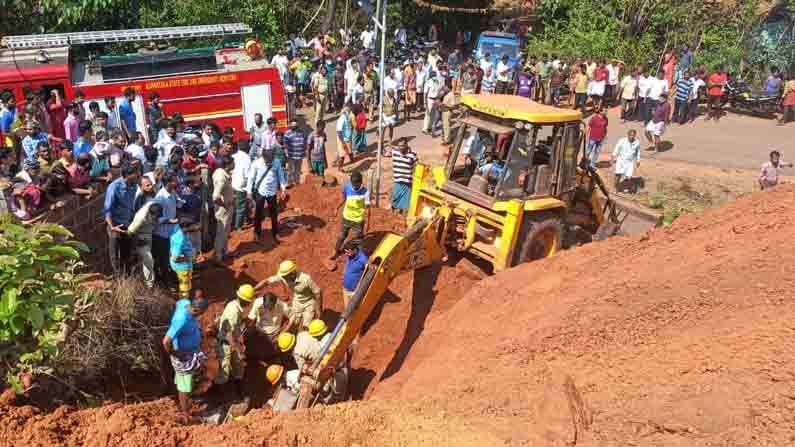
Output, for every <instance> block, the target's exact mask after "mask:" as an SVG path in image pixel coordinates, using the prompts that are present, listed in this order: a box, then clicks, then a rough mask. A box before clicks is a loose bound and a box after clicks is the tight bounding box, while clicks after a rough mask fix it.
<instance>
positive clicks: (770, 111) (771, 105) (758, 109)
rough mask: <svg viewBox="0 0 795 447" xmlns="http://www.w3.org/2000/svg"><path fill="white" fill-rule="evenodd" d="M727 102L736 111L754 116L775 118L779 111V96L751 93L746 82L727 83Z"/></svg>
mask: <svg viewBox="0 0 795 447" xmlns="http://www.w3.org/2000/svg"><path fill="white" fill-rule="evenodd" d="M724 98H725V102H727V103H728V104H729V106H730V107H731V108H732V109H733V110H735V111H740V112H744V113H750V114H752V115H757V116H764V117H768V118H775V116H776V113H777V112H778V110H779V104H780V102H781V98H780V97H779V95H764V94H758V93H754V92H752V91H751V89H750V88H749V87H748V84H746V83H745V82H743V81H741V80H738V81H729V82H727V83H726V95H725V96H724Z"/></svg>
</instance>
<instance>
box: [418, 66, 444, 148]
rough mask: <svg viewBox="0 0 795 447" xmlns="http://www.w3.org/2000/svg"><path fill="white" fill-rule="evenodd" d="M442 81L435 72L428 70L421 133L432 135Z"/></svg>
mask: <svg viewBox="0 0 795 447" xmlns="http://www.w3.org/2000/svg"><path fill="white" fill-rule="evenodd" d="M442 86H443V84H442V82H441V80H440V79H439V75H438V74H437V73H436V72H433V71H432V72H430V74H429V75H428V79H427V80H426V81H425V120H424V122H423V125H422V133H424V134H426V135H428V134H430V135H431V136H433V131H434V128H435V127H436V121H438V119H439V106H440V103H441V100H442V98H441V97H440V96H441V93H442Z"/></svg>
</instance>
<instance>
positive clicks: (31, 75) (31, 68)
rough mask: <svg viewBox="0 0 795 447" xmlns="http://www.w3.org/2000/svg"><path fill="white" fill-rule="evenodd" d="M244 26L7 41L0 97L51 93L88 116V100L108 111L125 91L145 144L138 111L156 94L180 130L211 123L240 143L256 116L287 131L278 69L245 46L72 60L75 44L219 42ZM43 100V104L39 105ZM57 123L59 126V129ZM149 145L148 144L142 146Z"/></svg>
mask: <svg viewBox="0 0 795 447" xmlns="http://www.w3.org/2000/svg"><path fill="white" fill-rule="evenodd" d="M250 32H251V29H250V28H249V27H248V26H247V25H244V24H229V25H208V26H188V27H174V28H153V29H142V30H123V31H100V32H85V33H67V34H50V35H32V36H7V37H4V38H3V40H2V43H0V92H3V91H6V90H10V91H11V92H12V93H13V94H14V96H15V97H16V99H17V102H18V103H20V104H21V103H22V102H23V101H24V98H25V96H26V93H28V92H34V93H37V94H39V93H40V92H42V91H43V92H46V95H48V98H49V95H50V92H51V91H52V90H59V91H60V92H61V97H62V98H64V101H65V102H67V103H68V102H72V101H73V100H74V98H75V93H76V92H78V91H80V92H82V93H83V94H84V96H85V101H84V102H83V107H84V108H85V109H86V111H88V106H89V104H90V103H91V102H92V101H96V102H97V103H98V104H99V106H100V109H101V110H103V111H105V112H109V113H114V114H116V118H117V119H118V118H119V117H118V108H117V109H116V110H115V111H113V112H111V111H109V110H108V108H107V107H106V105H105V101H104V98H105V97H108V96H111V97H115V98H116V104H118V103H119V102H120V101H121V100H122V99H123V97H124V96H123V92H124V90H125V89H126V88H128V87H132V88H133V89H134V90H135V92H136V98H135V101H134V102H133V104H132V106H133V110H134V111H135V117H136V130H138V131H141V133H143V134H144V135H145V136H146V138H147V140H149V136H148V135H147V134H148V132H146V130H147V129H149V126H152V125H154V123H149V122H147V113H146V107H147V106H148V105H149V98H150V94H151V93H153V92H157V93H158V94H159V95H160V103H161V105H162V110H163V113H164V115H165V116H169V115H171V114H172V113H174V112H179V113H180V114H181V115H182V117H183V118H184V119H185V123H186V125H193V126H199V125H201V124H202V123H204V122H210V121H211V122H213V123H215V124H216V125H218V126H219V127H221V128H224V127H231V128H233V129H235V136H236V137H237V138H244V137H245V136H246V135H247V130H248V129H250V128H251V126H252V125H253V123H254V115H255V114H257V113H261V114H262V115H263V118H264V119H265V120H267V119H268V118H269V117H274V118H276V120H277V127H280V128H284V127H286V126H287V105H286V101H285V99H286V95H285V91H284V87H283V85H282V81H281V78H280V76H279V71H278V70H277V69H276V68H275V67H273V66H271V65H269V64H268V63H267V61H266V60H264V59H259V58H257V57H258V55H252V56H250V55H249V54H247V52H246V50H245V48H243V47H234V48H212V47H210V48H196V49H177V48H173V47H172V48H166V49H150V48H148V47H147V48H142V49H139V50H138V52H136V53H132V54H124V55H118V56H101V57H98V58H94V59H90V60H83V61H81V60H74V58H73V57H72V48H73V47H74V46H75V45H83V44H102V43H106V44H112V43H118V42H131V41H140V42H142V44H145V43H149V42H154V41H156V40H172V39H180V38H195V37H210V36H226V35H236V34H246V33H250ZM45 101H46V100H45ZM61 124H62V123H61ZM148 142H149V143H150V144H151V143H154V142H153V141H148Z"/></svg>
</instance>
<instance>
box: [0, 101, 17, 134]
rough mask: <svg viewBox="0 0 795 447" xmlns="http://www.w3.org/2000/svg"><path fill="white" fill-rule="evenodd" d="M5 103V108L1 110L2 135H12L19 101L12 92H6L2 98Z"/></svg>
mask: <svg viewBox="0 0 795 447" xmlns="http://www.w3.org/2000/svg"><path fill="white" fill-rule="evenodd" d="M0 100H2V101H3V107H2V108H1V109H0V133H4V134H9V133H11V125H12V124H14V120H15V119H16V117H17V100H16V98H14V94H13V93H11V92H8V91H7V92H4V93H3V96H0Z"/></svg>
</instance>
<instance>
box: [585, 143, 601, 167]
mask: <svg viewBox="0 0 795 447" xmlns="http://www.w3.org/2000/svg"><path fill="white" fill-rule="evenodd" d="M601 151H602V142H601V141H594V140H590V139H589V140H588V146H587V147H586V148H585V154H586V156H587V157H588V160H589V161H590V162H591V167H592V168H594V169H596V163H598V162H599V152H601Z"/></svg>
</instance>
